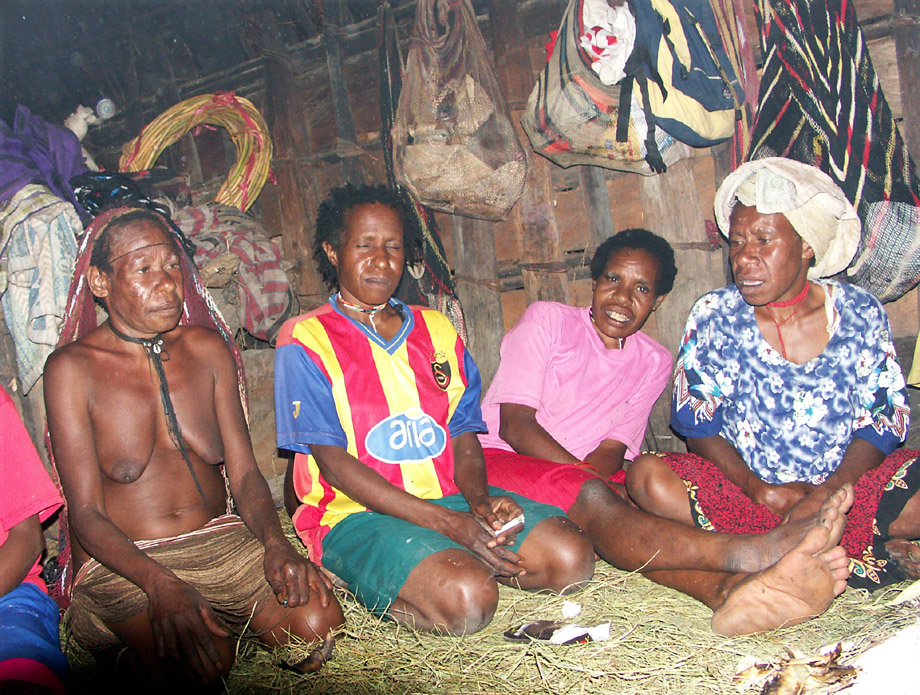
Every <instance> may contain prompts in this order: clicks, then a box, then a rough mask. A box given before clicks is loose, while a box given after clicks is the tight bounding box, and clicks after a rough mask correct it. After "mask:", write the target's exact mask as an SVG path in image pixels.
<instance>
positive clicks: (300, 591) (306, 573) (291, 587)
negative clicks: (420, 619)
mask: <svg viewBox="0 0 920 695" xmlns="http://www.w3.org/2000/svg"><path fill="white" fill-rule="evenodd" d="M205 335H206V336H207V338H206V341H207V342H206V344H205V346H206V349H207V350H208V352H209V357H210V359H209V360H208V363H209V364H211V365H213V368H214V406H215V408H216V410H217V422H218V425H219V427H220V436H221V442H222V444H223V449H224V464H225V467H224V470H225V471H226V474H227V481H228V483H229V485H230V493H231V495H233V500H234V502H235V503H236V508H237V511H238V513H239V515H240V518H241V519H242V520H243V521H244V522H245V524H246V526H247V527H248V528H249V530H250V531H251V532H252V535H254V536H255V537H256V538H257V539H258V540H259V542H260V543H262V545H263V547H264V548H265V557H264V561H263V567H264V571H265V579H266V581H268V583H269V585H270V586H271V588H272V591H274V593H275V596H276V598H277V600H278V602H279V603H283V604H284V605H287V606H290V607H292V608H293V607H296V606H304V605H307V603H308V602H309V601H310V595H311V594H316V596H317V598H318V599H319V602H320V605H321V606H322V607H323V608H326V607H328V606H329V602H330V601H331V600H332V584H331V583H330V581H329V579H328V578H327V577H326V575H325V574H323V573H322V572H320V571H319V570H318V569H317V567H316V566H315V565H314V564H313V563H312V562H310V561H309V560H308V559H307V558H305V557H304V556H303V555H301V554H300V553H299V552H298V551H297V550H296V549H295V548H294V546H293V545H292V544H291V542H290V541H289V540H288V538H287V537H286V536H285V535H284V532H283V531H282V530H281V521H280V520H279V518H278V511H277V510H276V509H275V504H274V502H273V501H272V495H271V490H269V487H268V483H267V482H265V478H264V477H263V475H262V473H261V471H259V467H258V465H257V464H256V460H255V456H254V454H253V452H252V441H251V439H250V438H249V429H248V427H247V426H246V416H245V414H244V413H243V406H242V403H241V401H240V392H239V384H238V381H237V372H236V362H235V361H234V359H233V355H232V354H231V353H230V350H229V349H228V348H227V345H226V343H225V342H224V341H223V339H222V338H221V337H220V336H219V335H218V334H217V333H214V332H211V331H209V332H207V333H206V334H205ZM201 342H202V343H204V342H205V341H201Z"/></svg>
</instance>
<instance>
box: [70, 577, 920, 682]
mask: <svg viewBox="0 0 920 695" xmlns="http://www.w3.org/2000/svg"><path fill="white" fill-rule="evenodd" d="M903 588H904V585H900V586H898V587H894V588H891V589H888V590H884V591H879V592H877V593H875V594H871V595H870V594H868V593H866V592H862V591H855V590H852V589H848V590H847V591H846V593H845V594H844V595H843V596H842V597H840V598H839V599H837V600H836V601H835V602H834V604H833V606H832V607H831V609H830V610H829V611H827V613H825V614H824V615H822V616H820V617H819V618H816V619H814V620H811V621H809V622H807V623H804V624H802V625H798V626H795V627H791V628H785V629H782V630H778V631H775V632H773V633H769V634H764V635H758V636H754V637H744V638H734V639H725V638H722V637H718V636H716V635H713V634H712V632H711V631H710V629H709V617H710V612H709V611H708V609H706V608H705V607H704V606H702V605H701V604H699V603H697V602H695V601H693V600H692V599H690V598H687V597H686V596H683V595H681V594H679V593H678V592H675V591H672V590H669V589H665V588H663V587H660V586H656V585H654V584H652V583H651V582H649V581H648V580H646V579H645V578H644V577H642V576H639V575H635V574H629V573H626V572H621V571H619V570H616V569H614V568H612V567H611V566H609V565H607V564H606V563H604V562H599V563H598V565H597V572H596V575H595V578H594V580H593V581H592V582H591V583H590V585H589V586H588V587H587V588H586V589H585V590H583V591H582V592H580V593H578V594H575V595H573V596H571V597H569V598H570V599H571V600H574V601H575V602H577V603H579V604H580V605H581V606H582V608H583V612H582V614H581V615H580V616H579V617H578V618H577V619H575V622H578V623H579V624H582V625H595V624H599V623H604V622H609V623H611V630H610V640H609V641H607V642H593V643H586V644H575V645H566V646H556V645H552V644H549V643H546V642H530V643H528V644H519V643H511V642H508V641H505V640H504V639H503V638H502V633H503V632H504V631H505V630H507V629H509V628H511V627H514V626H517V625H519V624H520V623H522V622H524V621H528V620H537V619H551V620H560V619H561V617H562V614H561V607H562V603H563V600H564V599H563V598H562V597H559V596H551V595H535V594H527V593H524V592H521V591H515V590H513V589H507V588H502V591H501V599H500V603H499V607H498V611H497V613H496V615H495V619H494V620H493V621H492V624H491V625H490V626H489V627H488V628H486V629H485V630H483V631H482V632H480V633H478V634H476V635H473V636H471V637H463V638H452V637H437V636H432V635H427V634H423V633H418V632H415V631H413V630H408V629H405V628H399V627H397V626H396V625H394V624H393V623H390V622H385V621H381V620H378V619H376V618H374V617H372V616H371V615H370V614H368V613H367V611H365V610H364V609H363V608H362V607H361V606H360V605H358V604H356V603H355V601H354V600H353V599H351V597H350V596H348V595H347V594H345V593H344V592H342V593H340V594H339V597H340V600H341V601H342V603H343V606H344V607H345V612H346V617H347V621H348V624H347V628H346V631H345V634H344V635H343V636H342V637H341V638H340V639H339V641H338V642H337V644H336V647H335V653H334V656H333V660H332V662H331V663H329V664H327V665H326V667H324V669H323V670H322V671H321V672H320V673H318V674H314V675H309V676H301V675H299V674H296V673H293V672H291V671H288V670H285V669H283V668H280V667H279V666H278V663H279V662H280V661H282V660H284V661H287V662H289V663H292V662H296V661H298V660H299V659H301V658H303V657H304V656H305V655H306V653H307V652H306V649H305V648H304V645H293V646H290V647H287V648H284V649H278V650H275V651H270V650H267V649H264V648H262V647H260V646H259V645H257V644H255V643H253V642H251V641H243V642H241V643H240V645H239V658H238V660H237V663H236V666H235V667H234V669H233V672H232V673H231V676H230V678H229V680H228V682H227V684H226V688H227V691H228V692H229V693H342V694H345V695H364V694H365V693H368V694H369V693H375V694H381V695H390V694H394V695H395V694H409V693H464V694H471V695H472V694H477V693H490V694H491V693H496V694H501V695H529V694H531V693H532V694H534V695H537V694H540V695H543V694H547V695H550V694H551V695H557V694H559V695H561V694H563V693H564V694H566V695H568V694H569V693H584V694H595V693H597V694H600V693H604V694H607V693H618V694H619V693H622V694H624V695H626V694H629V693H635V694H641V695H665V694H674V693H706V694H713V695H715V694H719V695H721V694H726V695H727V694H729V693H731V694H732V695H737V694H738V693H739V692H740V691H739V689H738V687H737V686H736V685H734V684H733V682H732V677H733V676H734V675H735V673H736V672H737V671H738V667H739V663H740V662H741V660H742V659H743V658H745V657H753V658H754V659H756V660H757V661H764V662H769V661H775V660H777V659H779V658H781V657H783V656H784V655H785V650H784V647H786V646H789V647H792V648H793V649H796V650H798V651H800V652H803V653H805V654H807V655H809V656H811V655H817V654H818V653H819V650H820V649H821V648H822V647H823V646H825V645H829V644H830V645H832V644H835V643H838V642H840V643H842V644H843V649H844V654H843V657H842V661H843V662H847V661H850V660H852V659H853V658H854V657H855V656H857V655H858V654H860V653H862V652H863V651H865V649H867V648H868V647H870V646H872V645H873V644H875V643H877V642H878V641H880V640H883V639H884V638H886V637H888V636H890V635H891V634H893V633H894V632H896V631H898V630H899V629H902V628H903V627H905V626H906V625H908V624H910V623H913V622H915V621H916V619H917V616H918V613H920V611H918V604H917V603H916V602H909V603H904V604H901V605H900V606H897V607H888V606H886V605H885V604H886V602H888V601H889V600H890V599H891V598H893V597H894V596H896V595H897V593H898V592H899V591H900V590H901V589H903ZM69 651H70V654H69V656H71V657H72V662H73V665H74V673H73V679H72V686H73V690H74V691H75V692H99V691H100V690H101V689H102V688H100V686H101V685H102V683H101V676H100V673H99V672H98V670H97V669H96V667H95V664H94V662H93V660H92V659H91V657H89V656H87V655H86V654H81V653H79V651H78V650H76V649H74V648H72V647H70V648H69ZM909 667H910V666H909V665H905V668H906V669H907V668H909ZM748 692H757V691H750V690H749V691H748ZM807 692H828V690H827V689H824V690H814V691H812V690H809V691H807Z"/></svg>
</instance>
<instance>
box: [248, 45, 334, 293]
mask: <svg viewBox="0 0 920 695" xmlns="http://www.w3.org/2000/svg"><path fill="white" fill-rule="evenodd" d="M266 55H267V56H268V60H267V61H266V63H265V87H266V89H265V95H266V106H267V108H266V112H267V113H266V121H267V123H268V126H269V129H270V131H271V134H272V142H273V145H274V150H275V154H274V159H273V160H272V170H273V171H274V173H275V182H276V185H275V186H269V187H266V188H265V189H264V190H263V192H262V196H261V202H262V212H263V215H264V217H265V223H266V224H265V226H266V228H268V229H280V231H281V245H282V250H283V253H284V257H285V258H289V259H293V260H294V261H295V263H296V265H295V268H294V270H295V272H296V274H297V276H298V277H299V283H298V287H297V289H296V290H295V291H296V292H297V294H298V295H301V296H306V297H307V300H306V302H305V304H307V305H312V306H317V305H319V304H320V303H322V302H323V300H324V299H325V298H326V296H327V295H328V290H327V289H326V286H325V284H324V283H323V281H322V278H320V276H319V273H318V272H317V270H316V265H315V264H314V263H313V239H312V234H311V232H310V227H309V221H310V219H311V218H312V215H313V212H314V211H315V210H316V207H317V204H318V201H317V195H316V192H315V190H314V186H313V182H312V180H311V179H310V177H309V176H308V174H307V172H308V171H309V166H308V164H307V161H308V160H309V157H310V154H311V152H310V138H309V137H308V134H307V132H306V128H305V126H304V118H303V109H304V106H303V105H304V103H305V101H306V100H305V99H304V97H303V94H302V93H301V91H300V89H299V88H298V87H297V84H296V82H295V80H294V75H293V71H292V70H291V66H290V64H289V62H288V61H287V60H286V59H285V58H284V56H283V55H282V54H280V53H277V52H270V53H267V54H266ZM304 308H310V306H305V307H304Z"/></svg>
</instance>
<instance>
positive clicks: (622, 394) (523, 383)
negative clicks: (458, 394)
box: [479, 302, 671, 460]
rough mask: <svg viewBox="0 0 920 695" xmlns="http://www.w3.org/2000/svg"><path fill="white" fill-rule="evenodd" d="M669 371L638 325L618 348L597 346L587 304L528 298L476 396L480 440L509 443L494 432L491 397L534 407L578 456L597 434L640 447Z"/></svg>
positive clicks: (666, 358)
mask: <svg viewBox="0 0 920 695" xmlns="http://www.w3.org/2000/svg"><path fill="white" fill-rule="evenodd" d="M670 374H671V354H670V353H669V352H668V351H667V350H665V348H664V347H663V346H661V345H660V344H659V343H657V342H656V341H654V340H652V339H651V338H649V337H648V336H647V335H645V334H644V333H635V334H633V335H631V336H629V337H628V338H626V340H625V343H624V345H623V349H622V350H608V349H607V348H606V347H604V344H603V343H602V342H601V339H600V337H599V336H598V335H597V331H596V330H595V328H594V325H593V324H592V323H591V317H590V316H589V314H588V309H587V307H573V306H568V305H566V304H558V303H556V302H535V303H533V304H531V305H530V306H529V307H527V311H525V312H524V315H523V316H522V317H521V320H520V321H518V323H517V325H515V326H514V328H512V329H511V330H510V331H508V333H507V335H505V338H504V340H502V347H501V364H500V365H499V368H498V372H497V373H496V375H495V379H494V380H493V381H492V385H491V386H490V387H489V391H488V393H486V397H485V399H484V400H483V402H482V415H483V419H484V420H485V421H486V425H488V427H489V433H488V434H481V435H479V441H480V442H481V443H482V446H483V448H485V447H495V448H497V449H504V450H505V451H511V450H512V449H511V447H510V446H509V445H508V444H506V443H505V442H504V441H503V440H502V439H501V438H500V437H499V436H498V427H499V404H501V403H517V404H519V405H526V406H529V407H531V408H535V409H536V411H537V422H538V423H539V424H540V425H542V427H543V429H545V430H546V431H547V432H548V433H549V434H550V436H551V437H553V439H555V440H556V441H557V442H559V444H561V445H562V446H563V447H565V449H566V450H567V451H568V452H569V453H571V454H572V455H573V456H575V457H576V458H578V459H581V460H584V458H585V457H586V456H587V455H588V454H590V453H591V452H592V451H594V450H595V449H596V448H597V447H598V445H599V444H600V443H601V442H602V441H603V440H605V439H613V440H615V441H618V442H621V443H623V444H625V445H626V447H627V454H626V458H627V459H628V460H632V459H633V458H635V457H636V456H638V455H639V453H640V448H641V446H642V438H643V437H644V436H645V427H646V425H647V423H648V417H649V413H651V410H652V406H653V405H654V404H655V401H656V400H658V397H659V396H660V395H661V392H662V391H663V390H664V388H665V386H667V383H668V379H669V377H670Z"/></svg>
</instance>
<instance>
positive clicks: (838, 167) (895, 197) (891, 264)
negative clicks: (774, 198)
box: [748, 0, 920, 302]
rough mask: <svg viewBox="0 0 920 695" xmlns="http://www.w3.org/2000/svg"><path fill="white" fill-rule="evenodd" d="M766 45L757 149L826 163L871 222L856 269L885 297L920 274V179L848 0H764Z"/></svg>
mask: <svg viewBox="0 0 920 695" xmlns="http://www.w3.org/2000/svg"><path fill="white" fill-rule="evenodd" d="M757 20H758V23H759V26H760V31H761V48H762V51H763V55H764V67H763V74H762V76H761V82H760V97H759V108H758V113H757V117H756V120H755V123H754V132H753V136H752V144H751V150H750V152H749V155H748V159H759V158H761V157H771V156H781V157H788V158H790V159H795V160H798V161H801V162H806V163H808V164H813V165H815V166H817V167H819V168H820V169H821V170H822V171H824V172H825V173H827V174H828V175H829V176H830V177H831V178H832V179H833V180H834V181H835V182H836V183H837V184H838V185H839V186H840V187H841V188H842V189H843V191H844V193H846V195H847V197H848V198H849V199H850V202H852V203H853V205H854V207H856V210H857V212H858V213H859V217H860V219H861V221H862V224H863V230H862V238H861V241H860V245H859V249H858V251H857V253H856V257H855V259H854V260H853V263H852V264H851V265H850V268H849V269H848V271H847V275H848V279H849V280H850V281H851V282H853V283H854V284H857V285H859V286H861V287H863V288H865V289H867V290H869V291H870V292H872V293H874V294H875V295H876V296H877V297H878V298H879V299H881V300H882V301H883V302H891V301H894V300H895V299H898V298H899V297H901V296H902V295H903V294H904V293H905V292H907V291H908V290H910V289H912V288H913V287H914V286H915V285H916V284H917V283H918V281H920V243H918V241H920V182H918V179H917V176H916V175H915V173H914V171H915V170H914V165H913V162H912V161H911V159H910V155H909V153H908V151H907V146H906V144H905V142H904V140H903V139H902V138H901V135H900V133H899V132H898V128H897V125H896V124H895V122H894V118H893V117H892V114H891V109H890V108H889V106H888V102H887V101H886V100H885V95H884V94H883V93H882V88H881V85H880V84H879V80H878V76H877V75H876V73H875V69H874V68H873V67H872V61H871V60H870V58H869V52H868V49H867V47H866V41H865V39H864V38H863V35H862V32H861V31H860V29H859V25H858V23H857V20H856V13H855V10H854V9H853V5H852V4H851V3H850V2H849V1H848V0H827V1H826V2H816V1H814V0H759V2H758V13H757Z"/></svg>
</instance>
